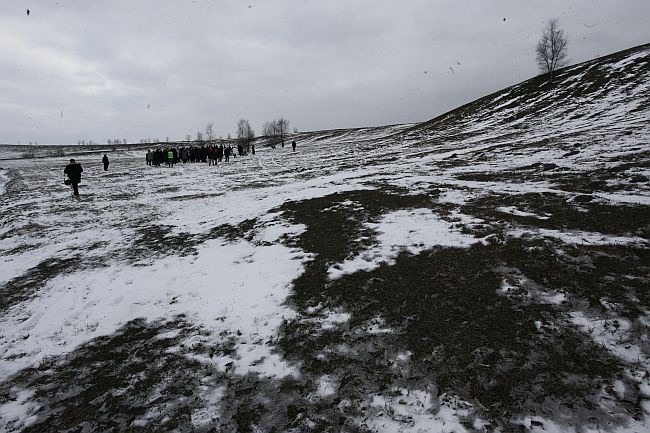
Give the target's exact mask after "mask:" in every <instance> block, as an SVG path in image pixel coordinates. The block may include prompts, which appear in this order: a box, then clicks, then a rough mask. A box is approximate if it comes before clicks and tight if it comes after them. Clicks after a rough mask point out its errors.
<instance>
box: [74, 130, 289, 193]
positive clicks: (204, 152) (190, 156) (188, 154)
mask: <svg viewBox="0 0 650 433" xmlns="http://www.w3.org/2000/svg"><path fill="white" fill-rule="evenodd" d="M283 147H284V143H283ZM291 147H292V149H293V151H294V152H295V151H296V142H295V141H292V142H291ZM249 149H250V153H251V154H253V155H255V145H254V144H251V145H250V147H249V148H245V147H244V146H243V145H242V144H237V146H236V147H233V146H231V145H227V146H224V145H223V144H220V145H218V146H217V145H214V146H212V145H211V146H200V147H199V146H188V147H185V146H181V147H179V148H176V147H168V148H166V149H156V150H154V151H151V150H148V151H147V155H146V161H147V165H152V166H160V165H161V164H167V166H168V167H173V166H174V164H176V163H178V162H179V161H183V163H187V162H204V163H205V162H207V163H208V165H217V163H219V162H223V161H224V160H225V162H229V161H230V157H231V156H232V157H236V156H238V155H239V156H240V157H242V156H245V155H248V151H249ZM102 163H103V164H104V171H108V166H109V164H110V163H109V160H108V155H106V154H104V157H103V158H102ZM81 173H83V167H81V164H79V163H78V162H76V161H75V160H74V158H73V159H70V163H69V164H68V165H66V167H65V169H64V170H63V174H64V176H67V178H66V179H65V184H66V185H71V186H72V193H73V195H74V196H75V197H76V198H79V184H80V183H81Z"/></svg>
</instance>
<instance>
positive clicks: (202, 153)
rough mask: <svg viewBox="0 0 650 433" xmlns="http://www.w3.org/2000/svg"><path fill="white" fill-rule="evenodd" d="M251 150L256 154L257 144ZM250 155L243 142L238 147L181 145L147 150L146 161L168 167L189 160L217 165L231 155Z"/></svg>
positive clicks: (226, 160)
mask: <svg viewBox="0 0 650 433" xmlns="http://www.w3.org/2000/svg"><path fill="white" fill-rule="evenodd" d="M250 152H251V153H252V154H253V155H255V145H254V144H252V145H251V146H250ZM237 155H239V156H245V155H248V149H246V148H245V147H244V146H243V145H242V144H238V145H237V147H233V146H231V145H227V146H224V145H223V144H220V145H218V146H217V145H214V146H212V145H211V146H200V147H199V146H189V147H185V146H181V147H178V148H177V147H168V148H166V149H160V148H159V149H156V150H154V151H151V150H149V151H147V154H146V161H147V165H153V166H156V167H158V166H160V165H161V164H167V166H168V167H173V166H174V164H177V163H178V162H180V161H182V162H183V163H187V162H207V163H208V164H209V165H217V163H218V162H223V161H224V160H225V162H228V161H230V157H231V156H232V157H236V156H237Z"/></svg>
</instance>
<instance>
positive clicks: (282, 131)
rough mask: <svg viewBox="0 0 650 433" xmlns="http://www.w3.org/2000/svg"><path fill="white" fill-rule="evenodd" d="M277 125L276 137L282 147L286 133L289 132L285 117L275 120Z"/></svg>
mask: <svg viewBox="0 0 650 433" xmlns="http://www.w3.org/2000/svg"><path fill="white" fill-rule="evenodd" d="M277 125H278V136H279V137H278V138H279V139H280V142H281V143H282V147H284V140H285V139H286V137H287V134H288V133H289V121H288V120H287V119H284V118H282V117H280V118H279V119H278V120H277Z"/></svg>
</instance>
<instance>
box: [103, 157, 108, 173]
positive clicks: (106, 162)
mask: <svg viewBox="0 0 650 433" xmlns="http://www.w3.org/2000/svg"><path fill="white" fill-rule="evenodd" d="M102 162H103V163H104V171H108V156H107V155H106V154H104V157H103V158H102Z"/></svg>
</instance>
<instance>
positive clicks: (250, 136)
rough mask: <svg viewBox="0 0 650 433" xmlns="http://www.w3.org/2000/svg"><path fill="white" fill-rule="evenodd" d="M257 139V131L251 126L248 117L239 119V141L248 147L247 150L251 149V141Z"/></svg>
mask: <svg viewBox="0 0 650 433" xmlns="http://www.w3.org/2000/svg"><path fill="white" fill-rule="evenodd" d="M254 140H255V131H253V128H251V125H250V123H248V120H246V119H239V122H237V141H239V142H240V143H241V145H242V146H245V147H246V152H248V151H250V147H251V143H252V142H253V141H254Z"/></svg>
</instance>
